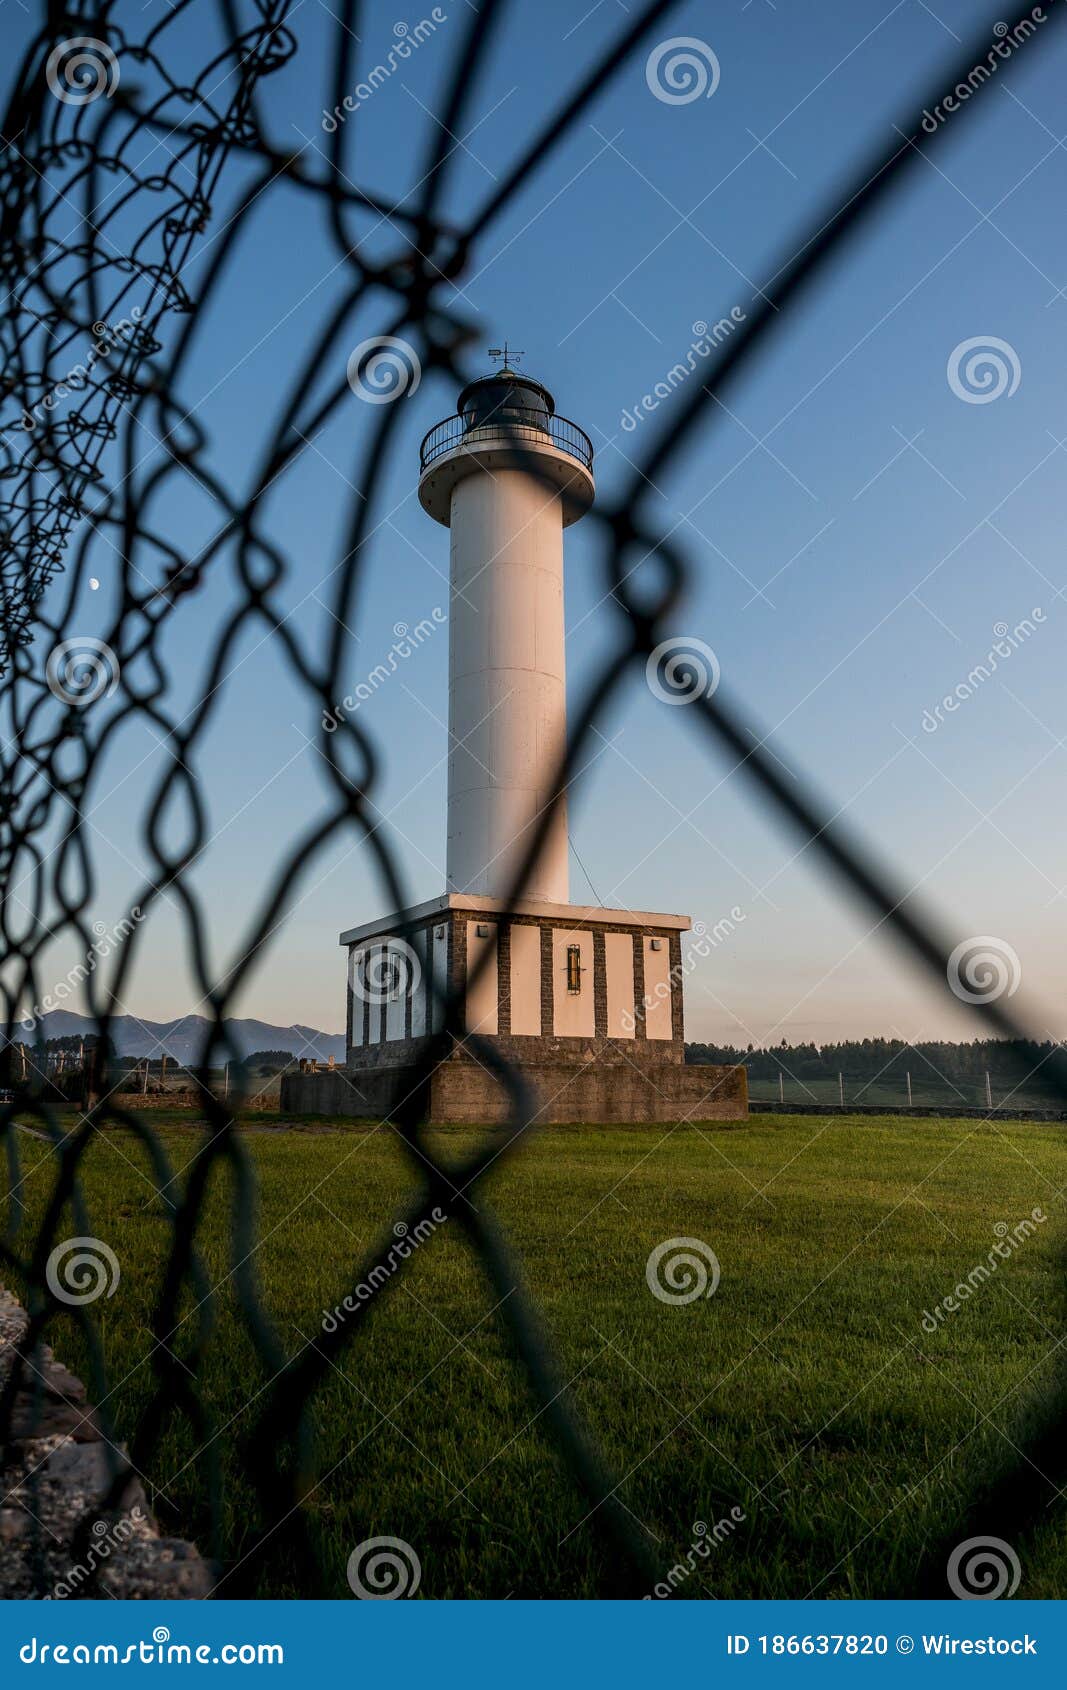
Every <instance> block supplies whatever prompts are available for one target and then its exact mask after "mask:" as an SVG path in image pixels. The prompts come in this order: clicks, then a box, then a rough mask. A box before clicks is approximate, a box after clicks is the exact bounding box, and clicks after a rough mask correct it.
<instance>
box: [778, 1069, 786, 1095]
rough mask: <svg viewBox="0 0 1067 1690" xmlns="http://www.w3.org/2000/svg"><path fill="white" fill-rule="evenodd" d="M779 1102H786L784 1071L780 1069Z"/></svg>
mask: <svg viewBox="0 0 1067 1690" xmlns="http://www.w3.org/2000/svg"><path fill="white" fill-rule="evenodd" d="M778 1101H779V1103H784V1102H785V1080H784V1079H783V1077H782V1070H781V1069H780V1068H779V1070H778Z"/></svg>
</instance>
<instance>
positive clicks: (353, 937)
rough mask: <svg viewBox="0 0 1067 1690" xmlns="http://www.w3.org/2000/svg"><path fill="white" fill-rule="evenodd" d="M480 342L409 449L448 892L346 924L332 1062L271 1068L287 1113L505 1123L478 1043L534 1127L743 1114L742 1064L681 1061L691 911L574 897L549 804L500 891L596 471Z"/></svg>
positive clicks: (557, 818) (570, 427) (532, 818)
mask: <svg viewBox="0 0 1067 1690" xmlns="http://www.w3.org/2000/svg"><path fill="white" fill-rule="evenodd" d="M497 356H503V360H504V362H503V367H502V368H500V369H497V370H494V371H493V372H492V373H491V374H489V375H485V376H482V377H479V378H478V379H477V380H476V381H472V382H470V383H469V384H468V386H466V387H465V388H464V389H463V391H462V392H461V393H460V395H459V397H458V399H457V401H456V414H455V415H454V416H451V417H448V418H447V419H446V420H445V421H444V422H441V423H438V424H437V426H436V427H435V428H432V429H431V430H430V432H429V434H427V435H426V437H425V438H424V440H423V442H422V448H421V452H420V463H419V471H420V473H419V500H420V502H421V504H422V507H423V509H424V510H425V511H426V512H427V514H428V515H429V516H430V517H432V518H433V519H434V521H435V522H438V523H440V524H441V525H442V526H443V527H445V528H447V529H448V530H449V533H450V544H451V563H450V597H449V603H450V610H449V617H450V629H449V701H448V736H449V749H448V835H447V848H446V883H447V889H446V891H445V892H444V893H443V894H442V895H440V896H438V897H436V898H431V899H430V900H429V901H428V902H426V903H423V904H419V905H417V906H416V907H415V908H413V909H408V910H398V911H394V912H393V913H392V914H390V915H387V916H384V917H382V918H381V919H380V920H377V921H369V922H364V923H362V924H361V925H359V926H356V927H352V928H348V929H347V930H346V931H345V932H343V933H342V934H341V944H342V945H343V946H344V947H345V948H346V950H347V952H348V959H349V968H348V1023H347V1024H348V1036H347V1059H346V1064H345V1068H344V1069H343V1070H342V1069H338V1070H335V1071H334V1072H333V1073H330V1074H307V1075H304V1074H301V1075H298V1076H295V1077H287V1080H286V1084H285V1086H284V1087H283V1093H282V1102H283V1107H288V1108H293V1109H299V1110H304V1109H307V1110H322V1111H323V1112H325V1113H345V1114H355V1115H370V1116H379V1117H380V1116H382V1115H388V1114H389V1113H390V1112H391V1111H392V1110H393V1109H394V1108H395V1107H396V1106H397V1104H398V1103H399V1102H400V1100H401V1099H402V1098H405V1097H410V1096H411V1094H412V1090H413V1088H416V1087H419V1088H422V1097H423V1101H424V1106H425V1111H426V1113H427V1114H428V1115H429V1117H430V1119H431V1120H435V1121H456V1122H473V1123H492V1122H495V1121H500V1120H503V1119H506V1118H507V1114H508V1110H509V1108H510V1101H509V1098H508V1094H507V1092H506V1091H505V1089H504V1087H502V1086H501V1085H500V1084H499V1082H498V1081H497V1080H496V1079H495V1078H494V1077H493V1075H492V1073H491V1071H490V1068H489V1067H487V1065H486V1063H485V1062H484V1061H483V1060H482V1055H483V1054H484V1049H485V1042H486V1041H491V1043H492V1045H493V1046H495V1048H496V1050H497V1051H498V1052H499V1054H500V1055H501V1056H503V1057H505V1058H506V1059H507V1060H508V1061H509V1062H510V1063H513V1064H518V1065H520V1066H521V1067H522V1069H523V1071H524V1073H525V1075H526V1078H527V1079H528V1080H529V1082H530V1083H531V1087H532V1089H533V1091H534V1092H535V1094H536V1095H538V1096H539V1097H540V1099H541V1108H540V1114H539V1118H540V1119H541V1120H542V1121H601V1122H612V1121H618V1122H626V1121H660V1120H669V1119H692V1120H714V1119H722V1118H726V1117H736V1116H739V1115H744V1114H746V1113H747V1108H748V1105H747V1093H746V1089H745V1071H744V1069H743V1068H742V1069H733V1068H713V1067H705V1066H701V1067H695V1066H694V1067H687V1066H686V1063H685V1050H684V1031H683V1021H682V1007H683V1006H682V982H683V978H684V976H685V973H686V969H685V968H684V967H683V963H682V953H681V934H682V933H683V932H684V931H685V929H686V928H688V927H689V925H690V922H689V917H688V916H684V915H664V914H658V913H655V912H651V911H647V910H628V909H607V908H601V907H599V906H594V905H586V904H572V903H571V901H570V888H569V877H568V839H567V809H566V803H565V800H561V801H560V802H559V803H558V804H557V805H556V806H555V808H554V810H552V812H551V820H550V822H549V824H548V831H547V834H546V837H545V838H544V840H543V841H542V843H541V847H540V849H539V851H538V853H537V856H536V858H535V861H534V863H533V866H532V868H531V869H530V870H529V871H528V872H527V873H526V874H525V876H524V878H523V883H522V885H521V886H518V885H517V884H516V883H517V881H518V878H519V874H520V871H521V869H522V865H523V862H524V860H525V857H526V854H527V851H528V850H529V847H530V844H531V841H532V840H533V838H534V835H535V832H536V830H537V829H538V827H539V825H540V824H542V823H543V822H544V820H545V817H546V814H547V813H548V812H549V811H550V809H551V805H552V795H553V790H554V783H555V781H556V779H557V776H558V771H559V768H560V764H561V761H562V757H563V752H564V749H565V746H566V737H567V719H566V718H567V711H566V665H565V640H564V614H563V542H564V530H565V529H566V528H567V527H569V526H570V525H571V524H572V523H574V522H576V521H578V520H579V519H580V518H581V517H582V516H583V515H584V514H585V512H586V511H588V509H589V507H590V506H591V505H592V503H593V499H594V495H595V485H594V480H593V448H592V445H591V443H590V441H589V438H588V436H587V435H586V434H585V433H584V432H583V430H582V429H580V428H579V427H578V426H577V424H575V423H572V422H567V421H566V420H565V419H563V418H562V417H559V416H557V415H556V407H555V402H554V400H553V397H552V395H551V393H550V392H549V391H548V389H547V388H546V387H544V386H542V384H541V383H540V382H538V381H534V380H533V379H532V378H531V377H530V376H528V375H526V374H525V372H522V373H520V372H519V371H517V370H516V369H514V368H513V367H512V362H511V361H509V359H508V356H507V349H506V348H505V349H504V352H503V354H497ZM447 999H450V1000H451V1001H452V1002H453V1003H457V1004H458V1005H459V1006H460V1007H461V1014H460V1016H459V1017H458V1018H456V1017H453V1019H452V1020H451V1021H450V1022H449V1025H448V1026H447V1027H446V1025H445V1015H444V1004H445V1001H446V1000H447Z"/></svg>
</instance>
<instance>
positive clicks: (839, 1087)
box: [837, 1072, 845, 1109]
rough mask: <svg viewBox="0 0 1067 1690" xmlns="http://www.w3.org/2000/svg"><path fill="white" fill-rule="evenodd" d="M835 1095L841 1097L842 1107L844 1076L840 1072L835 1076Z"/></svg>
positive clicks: (843, 1105) (843, 1103) (843, 1104)
mask: <svg viewBox="0 0 1067 1690" xmlns="http://www.w3.org/2000/svg"><path fill="white" fill-rule="evenodd" d="M837 1095H838V1097H839V1098H840V1099H841V1107H842V1109H843V1108H844V1107H845V1076H844V1074H842V1073H840V1072H839V1073H838V1076H837Z"/></svg>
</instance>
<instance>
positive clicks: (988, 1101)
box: [985, 1068, 993, 1109]
mask: <svg viewBox="0 0 1067 1690" xmlns="http://www.w3.org/2000/svg"><path fill="white" fill-rule="evenodd" d="M985 1106H986V1108H987V1109H992V1107H993V1088H992V1086H991V1085H990V1083H989V1069H988V1068H987V1069H986V1071H985Z"/></svg>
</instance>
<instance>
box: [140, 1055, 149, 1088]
mask: <svg viewBox="0 0 1067 1690" xmlns="http://www.w3.org/2000/svg"><path fill="white" fill-rule="evenodd" d="M141 1096H142V1097H147V1096H148V1058H147V1056H146V1057H145V1059H144V1084H143V1085H142V1087H141Z"/></svg>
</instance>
